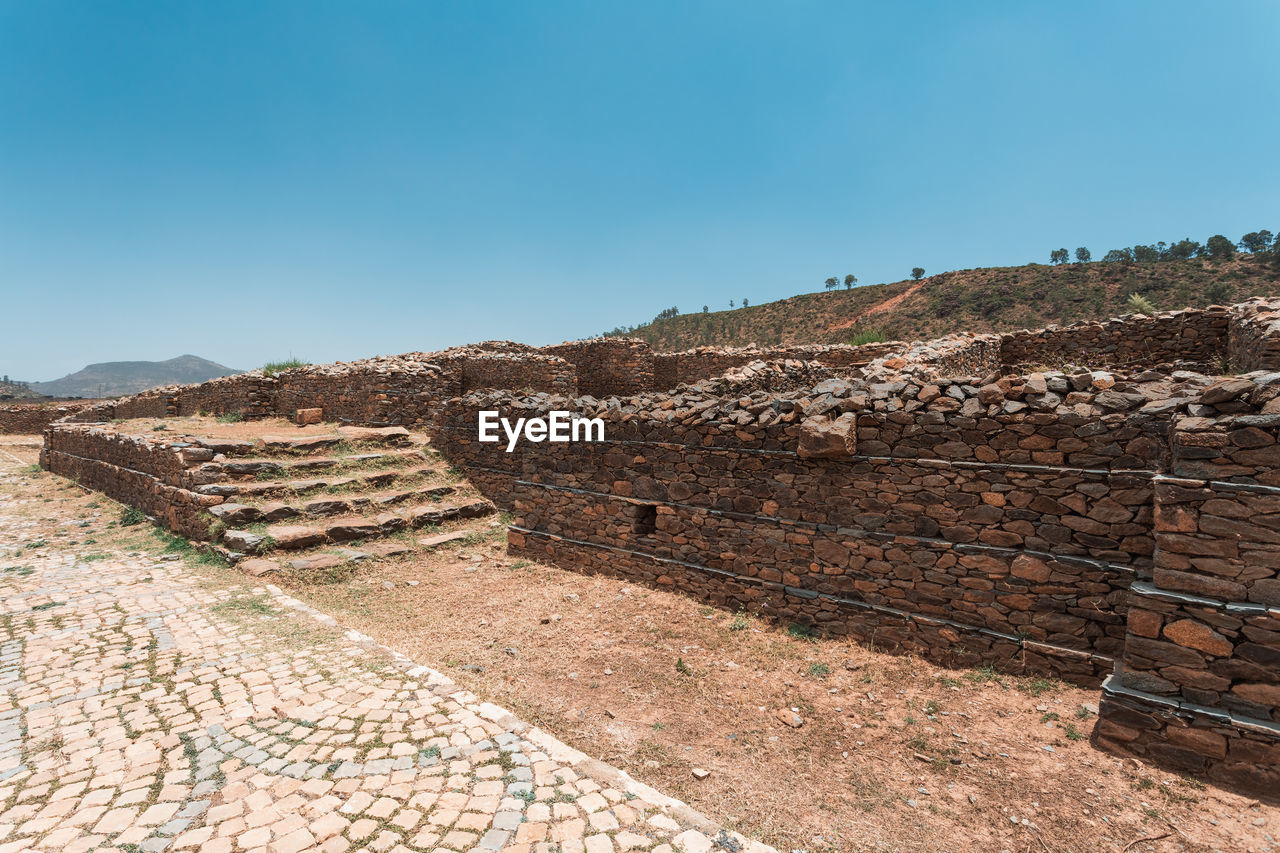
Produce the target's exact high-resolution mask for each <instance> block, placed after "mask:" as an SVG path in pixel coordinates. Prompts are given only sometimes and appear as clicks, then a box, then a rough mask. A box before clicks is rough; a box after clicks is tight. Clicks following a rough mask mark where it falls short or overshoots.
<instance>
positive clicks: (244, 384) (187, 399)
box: [173, 370, 280, 418]
mask: <svg viewBox="0 0 1280 853" xmlns="http://www.w3.org/2000/svg"><path fill="white" fill-rule="evenodd" d="M279 386H280V383H279V381H278V380H277V379H275V378H274V377H270V376H263V375H262V372H261V371H257V370H255V371H252V372H250V373H238V374H236V375H234V376H223V377H220V378H218V379H211V380H209V381H208V382H202V383H200V384H199V385H184V386H181V387H179V388H175V389H174V393H173V397H174V404H175V406H176V407H177V410H178V412H177V413H178V414H179V415H182V416H188V415H198V414H201V413H203V414H207V415H226V414H231V413H233V412H235V413H239V414H241V415H243V416H244V417H246V418H263V417H269V416H271V415H273V414H275V413H276V399H275V398H276V393H277V390H278V389H279Z"/></svg>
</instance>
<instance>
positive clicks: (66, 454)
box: [40, 424, 223, 539]
mask: <svg viewBox="0 0 1280 853" xmlns="http://www.w3.org/2000/svg"><path fill="white" fill-rule="evenodd" d="M193 454H194V455H193ZM201 454H207V455H208V457H209V458H211V457H212V454H211V453H208V452H207V451H203V450H202V449H200V448H193V447H190V446H188V445H181V444H179V445H170V444H166V443H160V442H154V441H149V440H147V439H146V438H143V437H141V436H131V435H126V434H122V433H118V432H116V431H114V430H112V429H109V428H105V427H92V426H81V425H56V424H55V425H52V426H50V427H49V428H48V429H47V430H46V431H45V443H44V449H43V450H42V451H41V453H40V464H41V466H43V467H44V468H45V469H46V470H48V471H52V472H53V473H55V474H60V475H62V476H64V477H69V478H71V479H73V480H75V481H76V482H78V483H80V484H81V485H82V486H85V487H87V488H91V489H96V490H97V491H100V492H102V493H103V494H105V495H107V496H108V497H111V498H113V499H115V500H117V501H120V502H121V503H123V504H127V505H129V506H132V507H136V508H137V509H140V510H141V511H142V512H144V513H146V514H147V515H149V516H151V517H153V518H155V519H156V520H157V521H158V522H159V523H160V524H162V525H163V526H164V527H166V528H168V529H169V530H172V531H174V532H176V533H179V534H181V535H183V536H188V537H190V538H193V539H205V538H208V535H209V525H210V523H211V522H212V520H213V519H212V517H211V516H209V515H208V508H209V507H210V506H213V505H216V504H219V503H222V500H223V499H222V498H221V497H216V496H212V495H202V494H198V493H196V492H194V491H191V490H190V489H188V488H186V487H184V485H183V478H184V472H185V469H186V467H187V466H188V465H190V464H191V462H192V461H194V460H196V459H198V458H203V457H202V456H201Z"/></svg>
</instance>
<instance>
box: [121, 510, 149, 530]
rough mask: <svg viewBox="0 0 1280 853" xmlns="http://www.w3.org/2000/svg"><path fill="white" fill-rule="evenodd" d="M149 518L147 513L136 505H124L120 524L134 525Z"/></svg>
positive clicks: (123, 525)
mask: <svg viewBox="0 0 1280 853" xmlns="http://www.w3.org/2000/svg"><path fill="white" fill-rule="evenodd" d="M146 520H147V514H146V513H144V512H143V511H142V510H140V509H138V508H137V507H135V506H126V507H122V508H121V510H120V526H121V527H132V526H133V525H135V524H142V523H143V522H145V521H146Z"/></svg>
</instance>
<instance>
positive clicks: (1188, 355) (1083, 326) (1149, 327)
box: [1000, 306, 1229, 368]
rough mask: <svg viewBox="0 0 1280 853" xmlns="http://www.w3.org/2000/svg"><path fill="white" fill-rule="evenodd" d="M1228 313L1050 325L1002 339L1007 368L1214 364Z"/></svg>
mask: <svg viewBox="0 0 1280 853" xmlns="http://www.w3.org/2000/svg"><path fill="white" fill-rule="evenodd" d="M1228 325H1229V310H1228V309H1227V308H1224V307H1221V306H1212V307H1209V308H1203V309H1187V310H1185V311H1168V312H1164V313H1161V314H1157V315H1155V316H1152V317H1148V316H1145V315H1142V314H1131V315H1128V316H1126V317H1117V318H1113V319H1111V320H1106V321H1105V322H1090V323H1075V324H1072V325H1070V326H1049V327H1048V328H1045V329H1036V330H1027V329H1023V330H1021V331H1017V332H1012V333H1009V334H1005V335H1002V336H1001V344H1000V361H1001V362H1002V363H1003V364H1006V365H1061V364H1064V363H1070V364H1076V365H1081V366H1086V367H1099V368H1101V367H1117V368H1118V367H1135V366H1136V367H1149V366H1153V365H1156V364H1161V363H1170V362H1188V363H1193V364H1201V365H1212V364H1214V362H1215V361H1217V360H1218V359H1219V357H1220V356H1222V355H1224V354H1225V353H1226V350H1227V334H1228Z"/></svg>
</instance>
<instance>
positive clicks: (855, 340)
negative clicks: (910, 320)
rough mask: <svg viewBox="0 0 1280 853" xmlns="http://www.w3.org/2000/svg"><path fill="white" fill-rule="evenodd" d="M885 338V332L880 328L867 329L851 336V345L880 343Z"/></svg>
mask: <svg viewBox="0 0 1280 853" xmlns="http://www.w3.org/2000/svg"><path fill="white" fill-rule="evenodd" d="M884 339H885V338H884V332H882V331H880V330H879V329H867V330H866V331H862V332H858V333H857V334H856V335H854V336H853V337H852V338H849V346H853V347H860V346H862V345H863V344H878V343H880V342H881V341H883V340H884Z"/></svg>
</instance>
